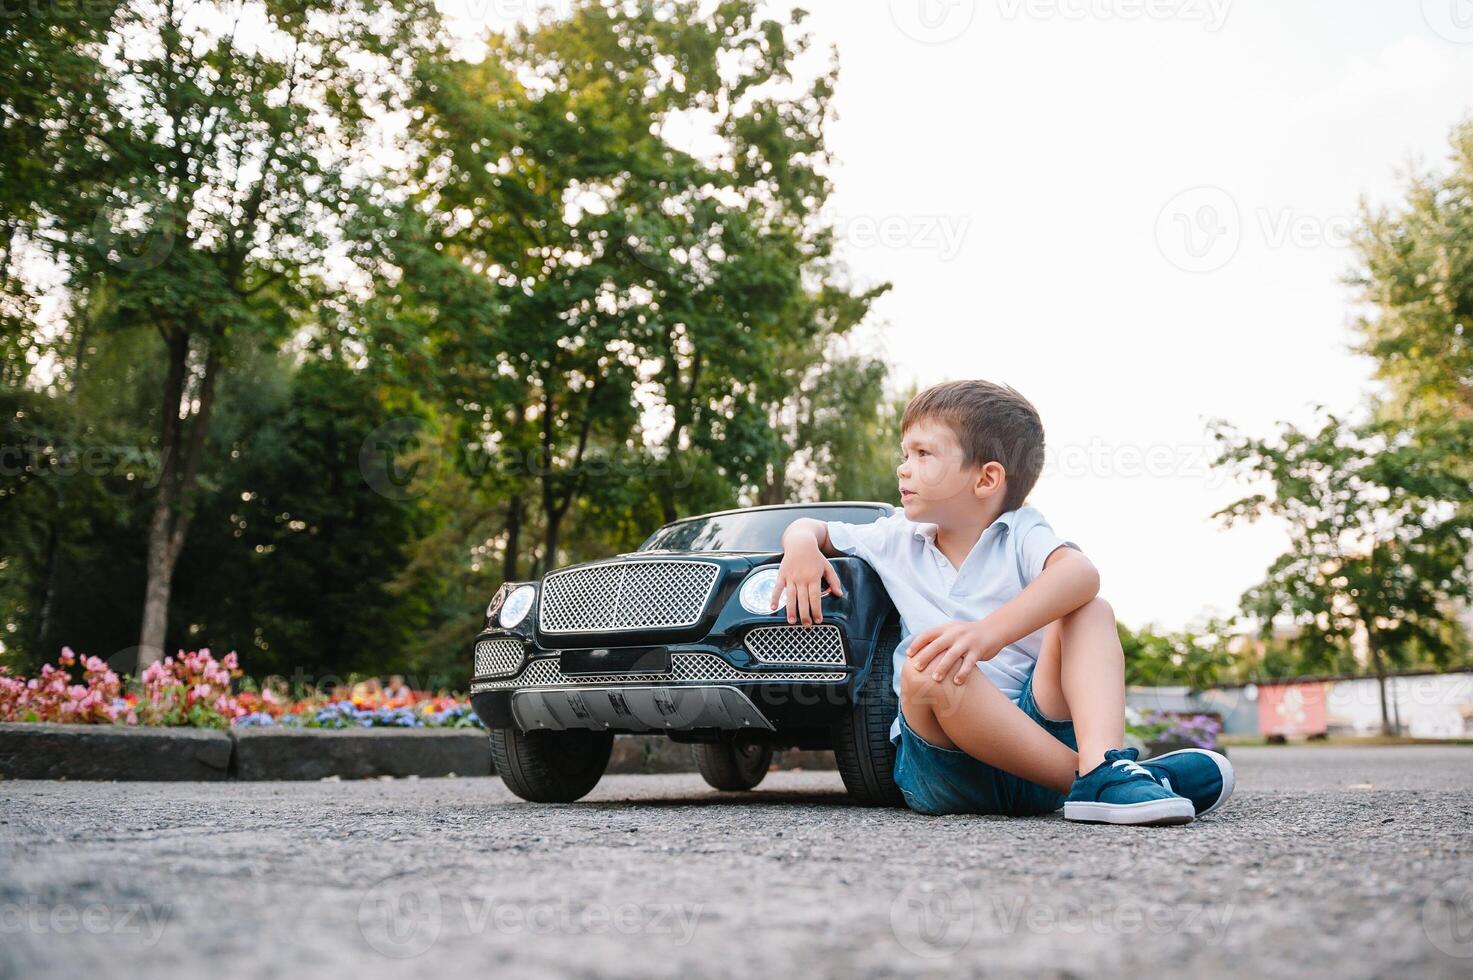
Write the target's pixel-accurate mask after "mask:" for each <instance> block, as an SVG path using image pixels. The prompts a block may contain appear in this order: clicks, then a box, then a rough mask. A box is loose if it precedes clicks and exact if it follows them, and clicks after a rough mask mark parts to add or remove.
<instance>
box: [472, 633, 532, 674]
mask: <svg viewBox="0 0 1473 980" xmlns="http://www.w3.org/2000/svg"><path fill="white" fill-rule="evenodd" d="M524 659H526V658H525V657H524V656H523V654H522V644H521V642H520V641H518V640H513V639H511V638H510V637H499V638H497V639H493V640H482V641H481V642H479V643H477V644H476V676H477V677H505V676H507V675H508V674H515V673H516V672H517V671H519V670H521V669H522V661H523V660H524Z"/></svg>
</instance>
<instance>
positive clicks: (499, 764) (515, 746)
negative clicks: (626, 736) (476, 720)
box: [491, 728, 614, 803]
mask: <svg viewBox="0 0 1473 980" xmlns="http://www.w3.org/2000/svg"><path fill="white" fill-rule="evenodd" d="M613 750H614V736H613V733H612V732H585V731H576V730H575V731H566V732H546V731H534V732H524V731H521V730H520V729H517V728H493V729H491V758H492V760H493V761H494V762H495V763H496V771H497V772H498V773H500V774H501V781H502V782H504V783H506V787H507V789H509V790H511V791H512V792H513V793H515V794H517V795H518V796H520V797H521V798H522V799H524V800H531V801H532V802H533V803H571V802H573V801H574V800H576V799H578V798H580V797H583V796H586V795H587V794H588V792H589V790H591V789H593V787H595V786H597V785H598V781H599V779H601V778H602V777H603V774H604V770H605V769H606V768H608V765H609V753H610V752H612V751H613Z"/></svg>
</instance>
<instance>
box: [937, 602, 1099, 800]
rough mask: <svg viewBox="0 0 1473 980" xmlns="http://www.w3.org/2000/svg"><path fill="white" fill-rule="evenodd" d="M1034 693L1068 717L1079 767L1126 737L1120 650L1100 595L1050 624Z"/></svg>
mask: <svg viewBox="0 0 1473 980" xmlns="http://www.w3.org/2000/svg"><path fill="white" fill-rule="evenodd" d="M966 686H971V685H970V684H968V685H966ZM1033 699H1034V700H1035V701H1036V702H1037V703H1038V708H1039V710H1040V711H1042V712H1043V714H1044V717H1046V718H1052V719H1056V720H1059V721H1066V720H1070V719H1072V720H1073V722H1074V735H1075V737H1076V738H1077V739H1078V741H1079V763H1078V765H1079V771H1080V772H1081V773H1085V772H1089V771H1090V770H1091V769H1093V768H1094V767H1095V766H1098V765H1099V764H1100V763H1101V762H1104V761H1105V752H1106V751H1107V750H1109V749H1118V748H1119V747H1120V746H1121V745H1123V744H1124V743H1125V652H1124V651H1123V650H1122V649H1121V648H1120V634H1119V632H1118V631H1117V630H1116V629H1115V611H1114V610H1113V609H1111V608H1110V604H1109V603H1107V602H1106V601H1105V600H1104V599H1098V598H1097V599H1094V600H1093V601H1091V602H1088V603H1085V604H1084V605H1083V606H1080V607H1079V608H1078V609H1076V610H1074V611H1073V612H1072V613H1070V614H1069V615H1067V616H1065V617H1064V618H1063V619H1060V620H1059V621H1058V622H1056V623H1054V624H1052V625H1050V626H1049V628H1048V633H1047V634H1046V635H1045V637H1044V643H1043V650H1042V651H1041V652H1040V653H1039V656H1038V666H1037V667H1035V668H1034V671H1033Z"/></svg>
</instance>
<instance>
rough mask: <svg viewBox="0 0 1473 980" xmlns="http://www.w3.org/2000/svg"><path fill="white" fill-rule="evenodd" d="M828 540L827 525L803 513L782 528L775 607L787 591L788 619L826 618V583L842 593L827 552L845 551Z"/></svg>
mask: <svg viewBox="0 0 1473 980" xmlns="http://www.w3.org/2000/svg"><path fill="white" fill-rule="evenodd" d="M843 554H844V553H843V552H842V551H839V550H838V549H836V548H835V547H834V546H833V544H832V542H830V541H829V529H828V525H827V524H825V523H824V522H823V521H819V520H814V519H813V518H811V517H800V518H799V519H798V520H796V521H794V522H793V523H791V524H789V525H788V529H787V530H786V531H784V532H783V561H782V564H781V565H779V566H778V571H777V585H776V587H775V588H773V590H772V606H771V608H772V609H774V610H775V609H777V603H778V599H779V598H781V597H783V593H785V592H786V593H787V596H786V599H787V606H788V622H790V623H797V622H800V621H801V622H802V623H803V624H804V625H807V624H810V623H821V622H823V598H822V593H823V586H824V583H825V582H827V583H828V585H829V588H830V589H832V590H833V592H834V594H835V595H843V594H844V587H843V586H842V585H840V584H839V573H838V572H836V571H835V570H834V566H833V565H830V564H829V561H828V558H826V557H824V556H825V555H827V556H829V557H832V558H838V557H839V556H841V555H843Z"/></svg>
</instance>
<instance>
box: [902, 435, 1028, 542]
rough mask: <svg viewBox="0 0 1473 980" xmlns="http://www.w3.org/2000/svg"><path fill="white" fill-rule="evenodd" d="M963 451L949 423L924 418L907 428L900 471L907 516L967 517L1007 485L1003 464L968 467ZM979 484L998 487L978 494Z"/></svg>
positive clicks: (932, 519)
mask: <svg viewBox="0 0 1473 980" xmlns="http://www.w3.org/2000/svg"><path fill="white" fill-rule="evenodd" d="M963 456H964V454H963V453H962V447H961V443H960V442H958V441H957V438H956V433H954V432H952V431H951V427H950V426H948V425H945V424H944V423H941V422H936V421H931V420H928V419H922V420H921V421H919V422H917V423H915V424H914V425H912V426H911V427H910V428H908V429H906V430H905V433H904V434H903V436H902V437H901V440H900V465H899V466H898V467H897V468H896V470H895V475H896V477H897V478H898V479H899V481H900V505H901V506H902V507H903V508H905V516H906V517H907V518H909V519H910V520H912V521H918V522H924V523H928V524H942V525H945V524H949V523H953V522H957V521H962V520H965V519H967V518H968V517H971V516H974V515H975V513H976V508H977V506H978V504H979V503H981V502H982V501H983V499H984V498H985V497H990V496H992V493H993V492H996V491H1000V490H1001V489H1002V480H1001V473H1002V467H1001V466H999V465H998V464H996V463H988V464H987V465H986V467H983V466H976V465H973V466H966V465H964V464H963V462H962V459H963ZM984 469H986V470H987V471H988V472H986V473H984V472H983V471H984ZM994 471H995V472H994ZM979 483H984V484H987V483H995V484H996V486H995V488H994V487H991V486H988V487H986V488H985V489H984V494H983V496H979V492H978V491H979V487H978V485H979Z"/></svg>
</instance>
